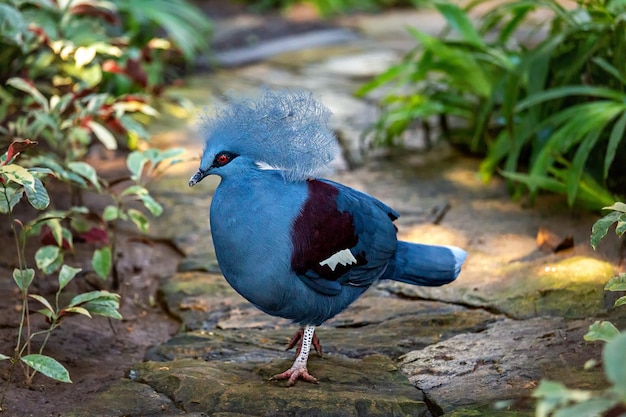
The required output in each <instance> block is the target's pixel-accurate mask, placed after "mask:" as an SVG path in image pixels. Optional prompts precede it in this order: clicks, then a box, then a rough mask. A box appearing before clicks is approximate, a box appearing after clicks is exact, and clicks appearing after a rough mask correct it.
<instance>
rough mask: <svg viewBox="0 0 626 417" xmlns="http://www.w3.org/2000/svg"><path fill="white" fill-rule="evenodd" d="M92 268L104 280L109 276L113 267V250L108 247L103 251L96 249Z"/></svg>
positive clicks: (102, 249)
mask: <svg viewBox="0 0 626 417" xmlns="http://www.w3.org/2000/svg"><path fill="white" fill-rule="evenodd" d="M91 266H93V269H94V271H96V274H98V276H99V277H100V278H102V279H104V280H106V279H107V278H108V276H109V272H111V266H112V257H111V248H110V247H108V246H106V247H104V248H101V249H96V250H95V251H94V253H93V258H92V259H91Z"/></svg>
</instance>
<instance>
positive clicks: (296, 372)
mask: <svg viewBox="0 0 626 417" xmlns="http://www.w3.org/2000/svg"><path fill="white" fill-rule="evenodd" d="M283 379H288V380H289V381H287V385H289V386H292V385H293V384H295V383H296V381H297V380H298V379H302V380H303V381H306V382H310V383H312V384H318V383H319V382H318V380H317V378H315V377H314V376H313V375H311V374H309V371H308V370H307V369H306V366H305V367H299V366H297V365H296V364H294V365H293V366H292V367H291V368H289V369H287V370H286V371H285V372H283V373H281V374H276V375H274V376H273V377H271V378H270V381H281V380H283Z"/></svg>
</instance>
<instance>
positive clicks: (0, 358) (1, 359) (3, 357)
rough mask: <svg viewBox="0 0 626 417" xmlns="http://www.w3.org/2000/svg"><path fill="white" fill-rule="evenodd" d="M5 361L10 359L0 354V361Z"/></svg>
mask: <svg viewBox="0 0 626 417" xmlns="http://www.w3.org/2000/svg"><path fill="white" fill-rule="evenodd" d="M7 359H11V357H10V356H7V355H3V354H2V353H0V361H4V360H7Z"/></svg>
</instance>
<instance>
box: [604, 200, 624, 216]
mask: <svg viewBox="0 0 626 417" xmlns="http://www.w3.org/2000/svg"><path fill="white" fill-rule="evenodd" d="M602 210H613V211H620V212H622V213H626V204H624V203H622V202H620V201H618V202H616V203H614V204H612V205H610V206H607V207H603V208H602Z"/></svg>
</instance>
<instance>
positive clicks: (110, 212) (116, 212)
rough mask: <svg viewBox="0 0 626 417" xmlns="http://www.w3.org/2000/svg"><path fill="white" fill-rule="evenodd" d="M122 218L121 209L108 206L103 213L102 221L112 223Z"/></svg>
mask: <svg viewBox="0 0 626 417" xmlns="http://www.w3.org/2000/svg"><path fill="white" fill-rule="evenodd" d="M119 217H120V209H119V208H117V207H116V206H106V207H105V208H104V211H103V212H102V219H104V221H106V222H110V221H112V220H115V219H117V218H119Z"/></svg>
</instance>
